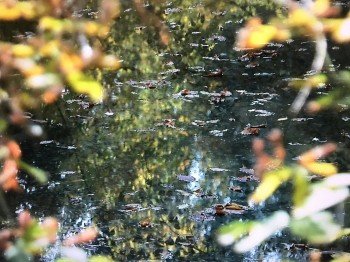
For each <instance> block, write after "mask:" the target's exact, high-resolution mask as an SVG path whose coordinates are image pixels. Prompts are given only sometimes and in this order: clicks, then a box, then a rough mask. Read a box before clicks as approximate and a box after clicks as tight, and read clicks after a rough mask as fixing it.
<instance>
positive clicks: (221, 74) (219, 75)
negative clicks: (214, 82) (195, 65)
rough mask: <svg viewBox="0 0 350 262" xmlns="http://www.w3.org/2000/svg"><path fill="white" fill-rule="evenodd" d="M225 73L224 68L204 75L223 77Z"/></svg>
mask: <svg viewBox="0 0 350 262" xmlns="http://www.w3.org/2000/svg"><path fill="white" fill-rule="evenodd" d="M223 75H224V71H223V70H222V69H218V70H216V71H215V72H212V73H209V74H207V75H204V77H221V76H223Z"/></svg>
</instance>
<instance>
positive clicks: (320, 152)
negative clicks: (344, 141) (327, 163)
mask: <svg viewBox="0 0 350 262" xmlns="http://www.w3.org/2000/svg"><path fill="white" fill-rule="evenodd" d="M336 149H337V145H336V144H333V143H327V144H324V145H322V146H317V147H315V148H313V149H311V150H309V151H307V152H305V153H304V154H302V155H300V156H299V160H298V161H299V163H300V164H301V165H306V164H307V163H311V162H315V161H316V160H317V159H320V158H323V157H325V156H327V155H329V154H330V153H333V152H334V151H335V150H336Z"/></svg>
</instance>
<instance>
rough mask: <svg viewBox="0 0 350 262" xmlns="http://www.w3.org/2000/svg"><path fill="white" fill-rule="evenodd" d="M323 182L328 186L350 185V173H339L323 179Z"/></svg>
mask: <svg viewBox="0 0 350 262" xmlns="http://www.w3.org/2000/svg"><path fill="white" fill-rule="evenodd" d="M322 184H324V185H325V186H328V187H346V186H350V173H339V174H336V175H334V176H330V177H327V178H325V179H323V180H322Z"/></svg>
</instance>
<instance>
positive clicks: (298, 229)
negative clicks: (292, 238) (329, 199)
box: [290, 212, 341, 244]
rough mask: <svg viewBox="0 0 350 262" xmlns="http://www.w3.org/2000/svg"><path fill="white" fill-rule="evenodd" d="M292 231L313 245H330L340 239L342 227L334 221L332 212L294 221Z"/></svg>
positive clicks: (291, 226)
mask: <svg viewBox="0 0 350 262" xmlns="http://www.w3.org/2000/svg"><path fill="white" fill-rule="evenodd" d="M290 229H291V231H292V232H293V233H294V234H295V235H298V236H300V237H302V238H304V239H306V240H307V241H308V242H310V243H312V244H325V243H330V242H332V241H334V240H335V239H337V238H338V236H339V234H340V233H341V226H340V225H338V224H336V223H335V222H334V220H333V215H332V214H331V213H330V212H321V213H316V214H314V215H312V216H307V217H304V218H302V219H297V220H292V221H291V223H290Z"/></svg>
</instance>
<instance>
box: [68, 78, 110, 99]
mask: <svg viewBox="0 0 350 262" xmlns="http://www.w3.org/2000/svg"><path fill="white" fill-rule="evenodd" d="M67 81H68V83H69V84H70V85H71V87H72V88H73V90H74V91H75V92H77V93H81V94H87V95H88V96H89V97H90V98H91V100H92V101H94V102H100V101H101V99H102V97H103V87H102V86H101V84H100V83H99V82H97V81H95V80H94V79H91V78H89V77H87V76H86V75H84V74H83V73H81V72H72V73H68V74H67Z"/></svg>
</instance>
